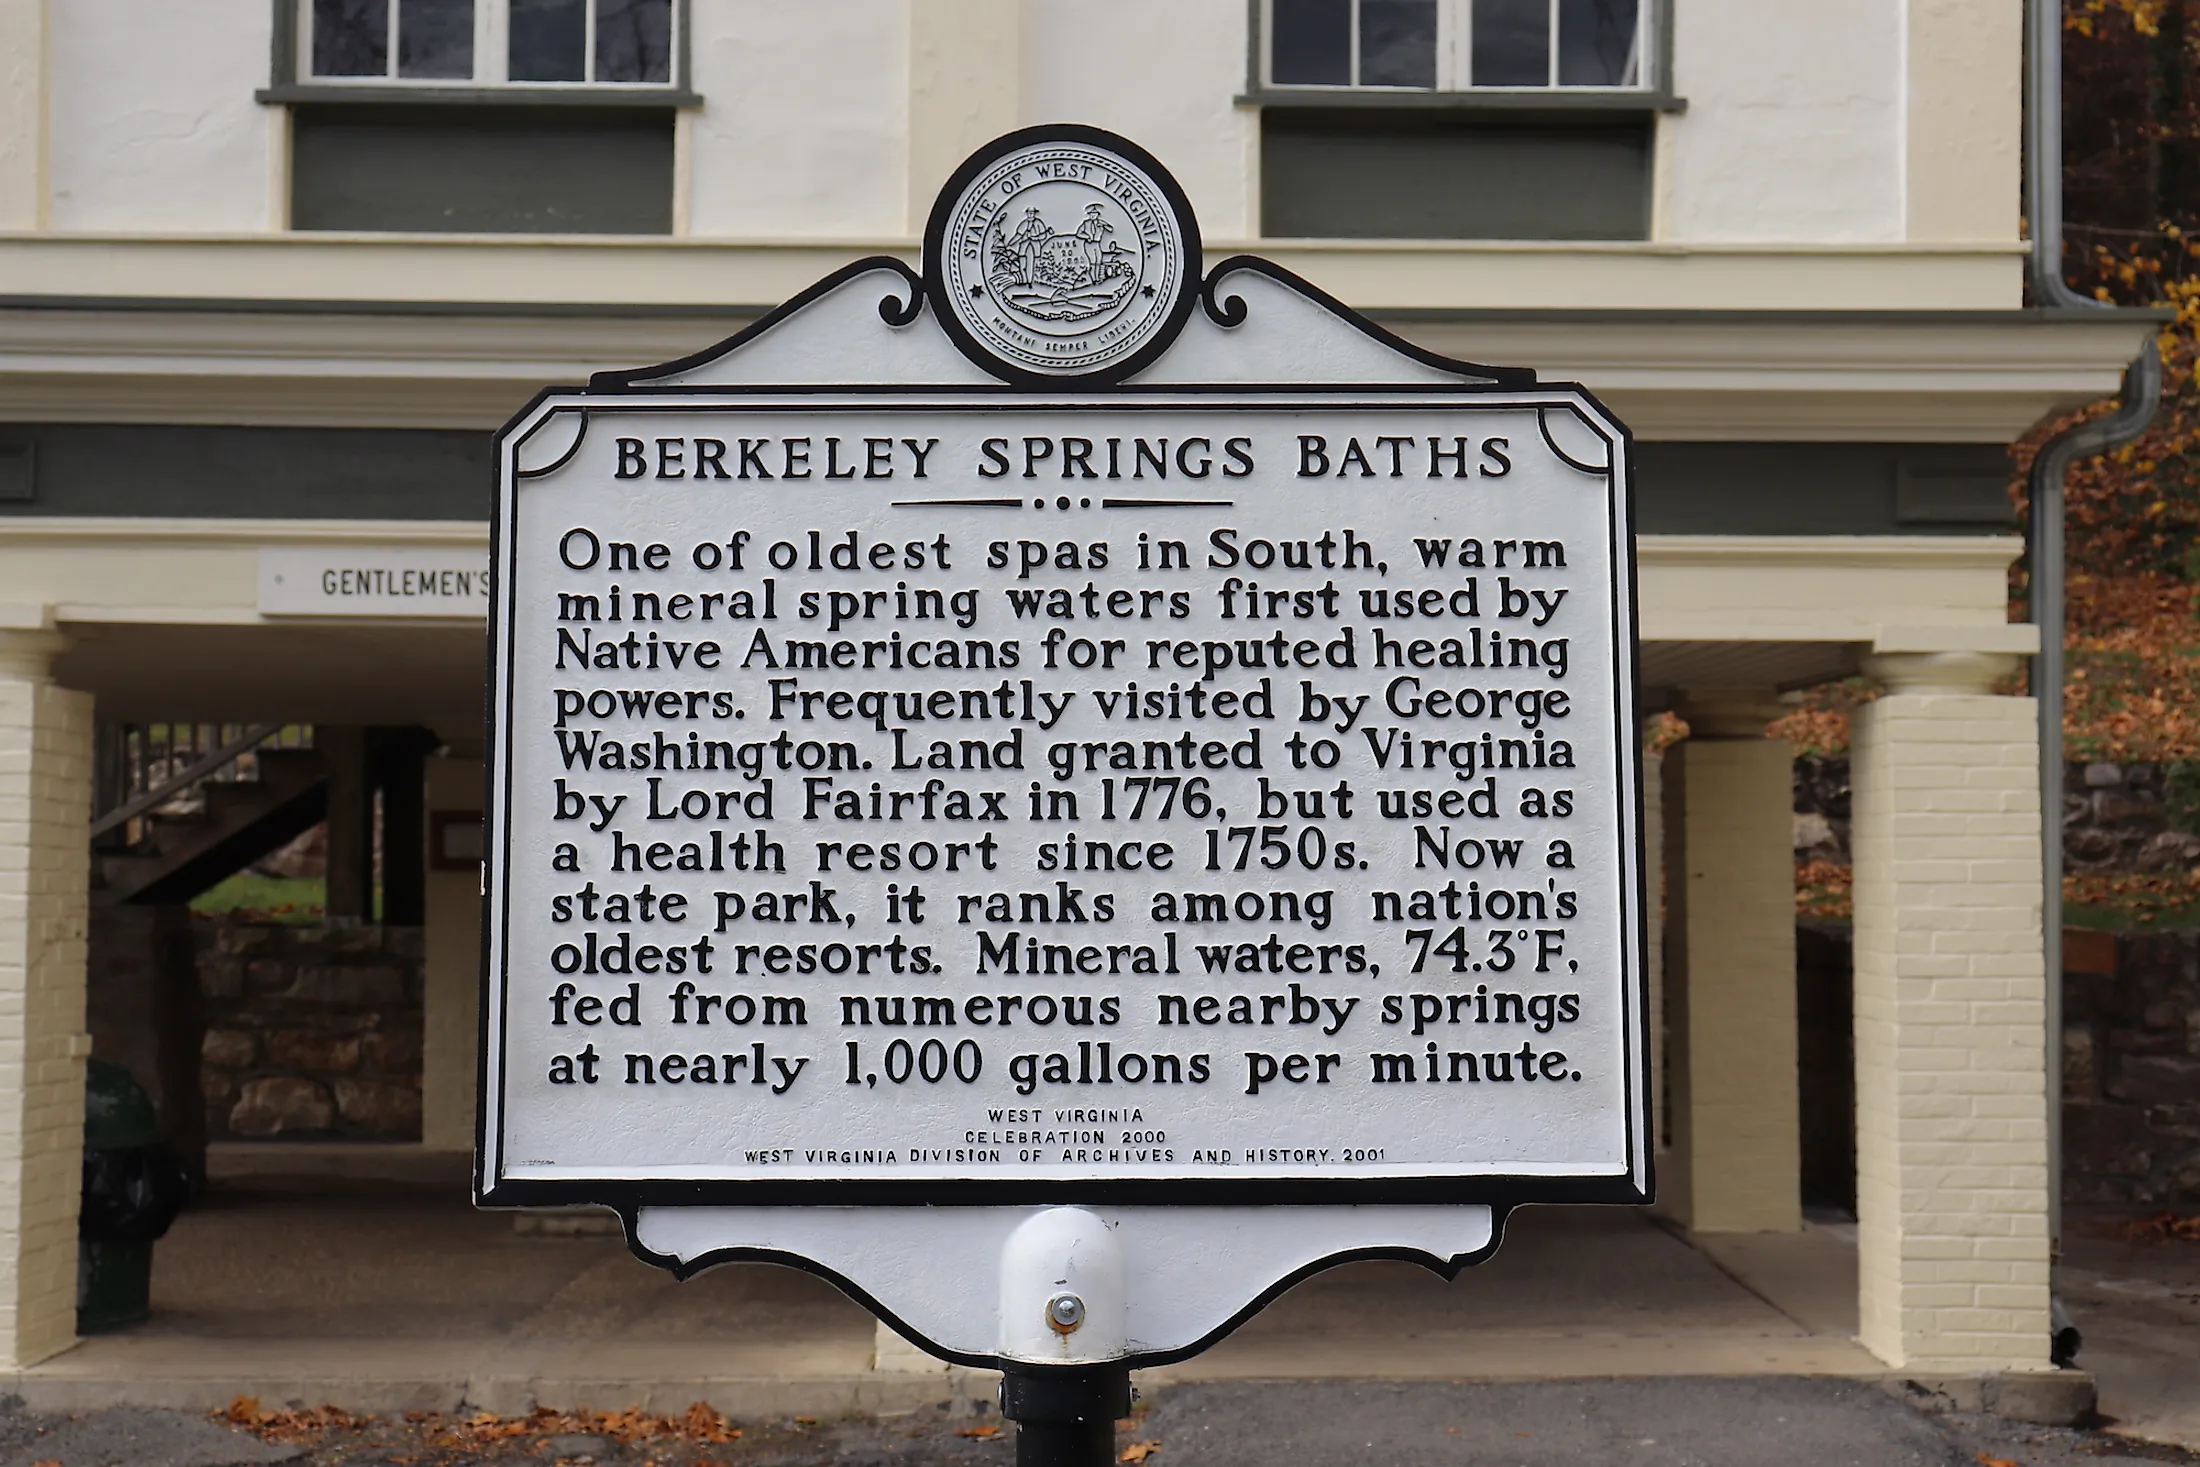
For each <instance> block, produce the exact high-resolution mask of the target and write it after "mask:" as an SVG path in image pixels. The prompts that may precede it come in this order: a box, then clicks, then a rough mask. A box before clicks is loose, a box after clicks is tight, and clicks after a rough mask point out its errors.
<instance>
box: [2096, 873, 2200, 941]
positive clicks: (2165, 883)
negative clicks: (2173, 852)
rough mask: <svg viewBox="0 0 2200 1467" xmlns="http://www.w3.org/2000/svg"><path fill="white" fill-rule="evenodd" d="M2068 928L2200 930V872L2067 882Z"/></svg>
mask: <svg viewBox="0 0 2200 1467" xmlns="http://www.w3.org/2000/svg"><path fill="white" fill-rule="evenodd" d="M2063 925H2064V926H2066V927H2084V928H2088V929H2091V930H2094V931H2100V932H2131V931H2134V930H2138V931H2152V932H2160V931H2166V930H2168V929H2171V928H2180V927H2200V871H2116V872H2106V873H2092V872H2086V873H2080V874H2077V875H2072V876H2066V877H2064V878H2063Z"/></svg>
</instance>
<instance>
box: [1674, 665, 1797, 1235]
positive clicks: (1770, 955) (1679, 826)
mask: <svg viewBox="0 0 2200 1467" xmlns="http://www.w3.org/2000/svg"><path fill="white" fill-rule="evenodd" d="M1781 711H1782V710H1781V708H1780V706H1779V705H1778V704H1777V703H1776V702H1774V701H1773V699H1772V697H1771V695H1770V694H1769V693H1767V694H1752V693H1748V692H1743V691H1723V690H1722V691H1720V692H1716V693H1711V692H1704V691H1699V690H1695V689H1691V690H1690V691H1689V694H1688V696H1687V698H1686V699H1685V700H1684V701H1683V702H1682V704H1681V707H1680V713H1681V716H1682V717H1683V718H1685V719H1687V720H1688V728H1689V736H1688V738H1687V739H1686V740H1684V741H1683V742H1682V743H1680V744H1678V745H1676V746H1674V747H1673V748H1672V749H1671V750H1669V751H1668V752H1667V753H1666V756H1665V759H1664V761H1663V766H1664V767H1663V776H1664V778H1663V783H1664V789H1665V801H1666V804H1665V812H1664V821H1665V824H1664V845H1665V865H1664V869H1665V909H1666V941H1665V971H1664V982H1663V988H1664V996H1665V1027H1666V1036H1667V1046H1668V1047H1667V1056H1666V1059H1667V1064H1668V1066H1669V1069H1668V1070H1667V1071H1666V1074H1665V1077H1664V1079H1665V1086H1666V1090H1667V1093H1668V1095H1669V1097H1670V1100H1671V1112H1672V1113H1671V1119H1670V1122H1669V1127H1670V1131H1671V1135H1672V1138H1673V1145H1672V1148H1671V1150H1670V1151H1668V1152H1667V1154H1666V1168H1665V1175H1664V1176H1663V1178H1661V1180H1660V1183H1659V1194H1660V1197H1659V1200H1660V1205H1661V1206H1662V1207H1663V1208H1664V1210H1665V1211H1667V1212H1668V1213H1670V1214H1671V1215H1672V1216H1673V1217H1674V1218H1675V1219H1676V1220H1677V1221H1679V1222H1680V1223H1682V1224H1683V1225H1684V1226H1686V1227H1688V1228H1690V1229H1692V1230H1694V1231H1696V1232H1701V1233H1764V1232H1789V1231H1793V1230H1795V1229H1797V1228H1800V1227H1801V1226H1802V1201H1801V1190H1800V1186H1801V1184H1800V1176H1801V1159H1800V1152H1801V1141H1800V1136H1799V1133H1798V1122H1797V1118H1796V1061H1795V1052H1796V1038H1795V861H1794V828H1795V822H1794V814H1793V811H1794V798H1793V788H1794V762H1795V756H1794V751H1793V750H1792V749H1791V748H1790V747H1789V746H1788V744H1787V743H1786V742H1785V741H1784V740H1780V739H1768V738H1766V737H1765V724H1766V723H1768V722H1769V721H1770V720H1771V719H1773V718H1774V717H1776V716H1778V714H1779V713H1780V712H1781Z"/></svg>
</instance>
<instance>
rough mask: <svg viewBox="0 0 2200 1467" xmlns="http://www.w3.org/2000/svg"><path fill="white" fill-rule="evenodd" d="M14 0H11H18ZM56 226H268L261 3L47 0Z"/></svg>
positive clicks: (270, 112)
mask: <svg viewBox="0 0 2200 1467" xmlns="http://www.w3.org/2000/svg"><path fill="white" fill-rule="evenodd" d="M18 3H19V0H18ZM46 13H47V25H48V35H47V47H48V83H47V85H48V106H49V118H50V122H51V127H52V135H51V139H50V141H49V145H48V149H47V181H48V187H49V188H50V190H51V193H50V196H49V205H48V208H49V219H50V223H51V226H52V227H53V228H55V229H94V230H142V231H147V232H169V231H211V230H223V231H236V230H260V229H265V228H267V227H268V224H269V218H270V215H269V200H268V194H269V186H270V181H271V180H270V175H271V172H272V170H271V168H270V166H269V153H268V149H269V146H270V139H271V138H272V136H273V133H274V129H275V127H276V126H277V125H278V124H279V123H280V121H281V114H280V112H279V111H278V110H276V109H274V108H269V107H263V106H261V105H260V104H259V103H257V102H255V101H253V100H252V94H253V92H254V91H255V90H256V89H258V88H260V87H264V86H266V85H267V83H268V73H267V54H268V24H269V20H268V14H269V11H268V4H267V0H193V3H190V4H160V5H130V4H124V5H116V4H106V3H102V0H46Z"/></svg>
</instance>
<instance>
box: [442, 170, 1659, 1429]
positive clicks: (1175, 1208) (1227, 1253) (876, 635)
mask: <svg viewBox="0 0 2200 1467" xmlns="http://www.w3.org/2000/svg"><path fill="white" fill-rule="evenodd" d="M1202 263H1203V262H1202V259H1201V250H1200V240H1199V231H1198V226H1197V223H1196V221H1195V219H1194V218H1193V215H1192V212H1191V208H1190V206H1189V204H1188V203H1187V202H1186V200H1185V198H1184V195H1183V193H1182V192H1181V190H1179V189H1178V187H1177V186H1176V184H1175V182H1174V181H1173V180H1172V179H1170V177H1169V176H1168V174H1167V172H1166V171H1165V170H1164V169H1163V168H1162V167H1161V166H1160V164H1159V163H1157V162H1156V161H1155V160H1154V159H1152V158H1151V157H1149V156H1148V155H1147V154H1146V153H1144V152H1143V151H1142V150H1140V149H1139V148H1137V147H1136V146H1134V145H1132V144H1131V143H1129V142H1128V141H1126V140H1125V139H1122V138H1119V137H1115V136H1113V135H1111V134H1107V133H1102V132H1098V131H1096V130H1093V129H1089V128H1083V127H1072V126H1053V127H1044V128H1034V129H1029V130H1026V131H1024V132H1020V133H1015V134H1012V135H1010V136H1007V137H1004V138H1002V139H1000V140H998V141H997V142H995V143H993V144H991V145H989V146H988V147H986V148H985V149H983V150H981V151H980V152H979V153H978V154H977V155H976V156H974V157H973V158H972V159H970V160H969V162H967V163H966V164H965V165H964V166H963V167H962V169H961V170H960V171H959V172H958V173H957V174H956V175H955V177H954V178H952V179H950V180H949V182H948V184H947V185H946V187H945V189H944V190H943V191H942V193H941V195H940V198H939V201H938V203H937V205H936V206H935V209H934V211H933V215H932V219H931V224H930V227H929V229H928V230H927V231H926V237H925V255H924V263H923V270H922V273H921V274H920V273H918V272H915V271H912V270H911V269H910V268H909V267H908V266H906V265H904V264H903V263H901V262H900V261H898V260H893V259H888V258H884V257H881V258H875V259H870V260H865V261H860V262H858V263H857V264H855V265H851V266H850V267H848V268H847V269H844V270H842V271H840V272H838V273H837V274H835V275H833V276H830V277H828V278H827V279H825V280H824V281H821V282H819V284H818V285H816V286H815V287H813V288H811V289H810V290H808V291H806V292H804V293H803V294H802V295H800V296H798V297H797V298H796V299H794V300H793V301H790V302H789V303H788V304H787V305H785V306H783V307H781V308H780V309H779V310H777V311H775V312H773V313H772V314H771V315H769V316H767V317H766V318H764V319H763V320H762V321H759V322H758V323H757V324H756V325H754V326H752V327H751V328H749V329H748V330H747V331H744V332H743V333H741V334H740V335H739V336H736V337H735V338H733V339H732V340H731V341H728V342H726V343H724V344H722V345H721V346H718V347H716V348H713V349H712V350H710V351H707V352H704V353H701V354H699V355H697V356H695V357H692V358H688V359H686V360H684V361H680V362H674V363H671V364H668V365H666V366H662V367H657V368H651V369H647V370H642V371H635V372H623V373H608V374H602V375H599V376H598V377H597V378H596V379H595V380H594V381H593V382H591V383H590V384H589V385H588V386H587V387H586V388H584V389H574V390H556V391H547V392H545V393H543V394H542V395H541V396H539V397H538V398H537V399H536V400H535V402H534V403H533V404H531V405H530V406H529V407H528V408H527V410H526V411H525V412H523V413H522V414H521V415H520V416H519V417H518V418H516V419H514V421H513V422H512V423H511V425H509V426H508V427H507V428H506V429H505V430H504V432H503V433H502V434H501V435H500V437H499V440H498V450H497V456H498V466H499V468H498V473H499V478H498V500H497V519H496V524H495V527H494V566H495V585H494V590H493V596H492V613H491V637H492V647H493V652H492V659H493V680H494V687H493V698H494V707H493V715H492V716H493V725H494V727H493V737H492V740H491V750H492V754H491V789H490V792H489V814H488V821H487V831H488V841H489V860H488V865H487V884H486V900H487V921H486V923H485V930H486V932H487V958H486V974H485V1001H484V1004H483V1041H484V1064H483V1087H484V1088H483V1104H482V1107H481V1145H480V1153H479V1161H478V1176H477V1195H478V1198H479V1200H480V1202H481V1203H482V1204H483V1205H484V1206H500V1205H536V1204H555V1203H584V1202H585V1203H597V1204H606V1205H609V1206H612V1207H615V1208H617V1209H618V1210H619V1212H620V1213H621V1215H622V1216H623V1217H624V1219H625V1222H626V1230H627V1236H628V1240H629V1243H630V1246H631V1247H632V1248H633V1249H634V1250H635V1251H636V1252H637V1253H638V1254H639V1255H640V1256H642V1257H643V1258H645V1259H648V1260H650V1261H652V1262H655V1263H659V1264H662V1265H663V1266H665V1267H668V1268H672V1269H675V1270H678V1271H680V1272H682V1273H689V1272H693V1271H696V1270H698V1269H701V1268H703V1267H707V1266H709V1265H710V1264H712V1263H716V1262H721V1261H725V1260H729V1259H738V1258H764V1259H770V1260H773V1261H777V1262H784V1263H793V1264H795V1265H797V1266H800V1267H804V1268H808V1269H811V1270H813V1271H816V1272H819V1273H822V1274H824V1275H825V1276H826V1277H829V1278H831V1279H833V1280H834V1281H835V1282H836V1283H838V1284H839V1285H840V1286H841V1287H842V1288H843V1289H845V1290H847V1291H848V1292H849V1293H851V1294H852V1295H853V1296H854V1297H856V1298H858V1299H859V1300H861V1301H863V1302H864V1303H865V1304H866V1305H868V1306H869V1307H870V1308H872V1309H873V1310H874V1311H875V1312H877V1313H878V1314H879V1315H880V1317H881V1318H883V1319H885V1320H886V1321H887V1322H888V1323H889V1324H891V1325H893V1326H894V1327H895V1328H896V1329H898V1330H900V1331H901V1332H902V1333H903V1334H905V1335H907V1336H908V1337H909V1338H910V1339H911V1340H912V1341H914V1342H915V1343H916V1344H918V1345H920V1346H922V1347H923V1348H925V1349H926V1350H929V1351H931V1352H932V1353H934V1354H935V1355H938V1356H940V1357H942V1358H944V1359H947V1360H951V1361H959V1362H962V1363H965V1364H972V1365H982V1366H990V1367H996V1368H1000V1369H1002V1370H1004V1371H1005V1372H1007V1376H1006V1383H1005V1384H1004V1387H1003V1396H1002V1399H1003V1409H1004V1411H1005V1412H1006V1414H1008V1415H1009V1416H1011V1417H1012V1418H1013V1419H1016V1420H1018V1421H1019V1422H1021V1423H1022V1424H1023V1432H1024V1435H1023V1443H1024V1447H1023V1448H1022V1450H1023V1451H1024V1453H1025V1455H1024V1456H1023V1458H1022V1460H1025V1461H1032V1462H1036V1461H1048V1462H1083V1461H1088V1460H1101V1459H1102V1457H1103V1456H1104V1454H1105V1451H1106V1447H1107V1442H1108V1440H1109V1430H1110V1424H1111V1423H1112V1422H1113V1421H1114V1420H1115V1419H1116V1418H1117V1417H1118V1416H1120V1415H1121V1414H1122V1413H1123V1411H1124V1410H1125V1408H1127V1405H1128V1399H1129V1398H1128V1371H1129V1369H1130V1368H1131V1367H1133V1366H1139V1365H1153V1364H1161V1363H1165V1362H1167V1361H1171V1360H1177V1359H1182V1358H1185V1357H1186V1356H1189V1355H1191V1354H1193V1353H1196V1352H1197V1351H1198V1350H1200V1349H1202V1348H1204V1347H1205V1346H1206V1345H1208V1344H1210V1343H1212V1342H1213V1341H1214V1340H1216V1339H1218V1338H1220V1337H1221V1336H1222V1335H1223V1334H1225V1333H1227V1332H1228V1331H1229V1330H1230V1329H1231V1328H1233V1327H1235V1325H1236V1324H1238V1323H1240V1322H1242V1321H1243V1320H1244V1319H1245V1318H1247V1317H1249V1316H1250V1315H1251V1314H1252V1313H1253V1312H1255V1311H1256V1310H1257V1309H1258V1308H1259V1307H1260V1306H1261V1305H1262V1304H1264V1303H1265V1302H1266V1301H1267V1300H1268V1299H1270V1298H1272V1297H1274V1296H1275V1295H1276V1294H1277V1293H1280V1292H1281V1291H1282V1290H1283V1289H1285V1288H1287V1287H1288V1286H1289V1285H1290V1284H1291V1283H1293V1282H1295V1281H1296V1280H1298V1279H1299V1278H1302V1277H1304V1276H1306V1275H1307V1274H1309V1273H1311V1272H1313V1271H1315V1270H1317V1269H1319V1268H1322V1267H1325V1266H1328V1265H1330V1264H1333V1263H1336V1262H1339V1261H1342V1260H1345V1259H1350V1258H1365V1257H1399V1258H1411V1259H1414V1260H1416V1261H1420V1262H1423V1263H1426V1264H1428V1265H1429V1266H1431V1267H1433V1268H1436V1269H1438V1270H1439V1271H1442V1272H1445V1273H1447V1274H1448V1273H1450V1272H1452V1271H1455V1270H1456V1269H1457V1268H1459V1267H1461V1266H1464V1265H1465V1264H1467V1263H1471V1262H1473V1261H1476V1260H1477V1259H1479V1258H1480V1257H1482V1256H1485V1255H1486V1254H1487V1253H1488V1252H1489V1251H1491V1250H1492V1249H1493V1248H1494V1247H1495V1246H1496V1243H1497V1239H1498V1236H1499V1233H1500V1232H1501V1229H1502V1224H1503V1219H1504V1215H1505V1213H1506V1211H1507V1210H1508V1209H1510V1208H1511V1207H1514V1206H1516V1205H1519V1204H1522V1203H1529V1202H1563V1201H1583V1202H1613V1203H1641V1202H1645V1201H1647V1200H1649V1197H1650V1191H1651V1182H1650V1170H1649V1165H1650V1164H1649V1149H1650V1148H1649V1140H1648V1136H1647V1116H1648V1106H1647V1098H1646V1084H1645V1076H1646V1071H1647V1066H1646V1053H1647V1051H1646V1040H1645V1033H1646V1023H1645V1013H1644V1009H1645V997H1644V959H1643V953H1644V935H1643V934H1644V915H1643V911H1644V908H1643V893H1642V889H1641V862H1640V851H1639V845H1640V840H1641V819H1640V804H1639V801H1640V790H1639V783H1640V778H1639V767H1638V737H1639V734H1638V727H1639V726H1638V722H1637V714H1636V710H1635V706H1634V688H1635V677H1634V661H1635V628H1634V559H1633V539H1632V530H1631V523H1630V509H1629V504H1630V499H1629V461H1628V454H1629V444H1628V438H1627V434H1626V430H1625V429H1624V428H1623V427H1621V426H1620V425H1619V424H1618V423H1617V422H1615V421H1614V420H1613V419H1612V418H1611V416H1610V415H1609V414H1608V413H1606V412H1605V411H1604V410H1603V409H1602V408H1601V407H1600V406H1599V405H1598V404H1597V403H1596V402H1595V400H1594V399H1593V398H1591V397H1590V396H1589V394H1587V393H1586V392H1584V391H1583V390H1582V389H1581V388H1579V387H1576V386H1571V385H1557V384H1548V383H1540V382H1538V381H1537V380H1536V378H1535V375H1534V374H1533V373H1532V372H1529V371H1524V370H1518V369H1504V368H1493V367H1486V366H1479V365H1476V364H1473V363H1467V362H1458V361H1451V360H1448V359H1445V358H1441V357H1436V356H1433V355H1431V354H1429V353H1427V352H1425V351H1422V350H1420V349H1418V348H1416V347H1413V346H1411V345H1409V344H1407V343H1405V342H1403V341H1401V340H1399V339H1398V338H1396V337H1394V336H1392V335H1391V334H1390V333H1388V332H1386V331H1384V330H1383V329H1382V328H1380V327H1378V326H1376V325H1374V324H1372V323H1370V322H1368V321H1366V320H1364V319H1362V318H1360V317H1358V316H1356V315H1354V314H1353V313H1352V312H1350V311H1349V310H1347V309H1345V308H1344V307H1343V306H1341V305H1340V304H1338V303H1337V302H1336V301H1334V300H1332V299H1330V298H1329V297H1328V296H1326V295H1325V294H1323V293H1322V292H1321V291H1319V290H1317V289H1316V288H1314V287H1313V286H1311V285H1309V284H1307V283H1306V282H1304V281H1302V280H1300V279H1298V278H1297V277H1295V276H1293V275H1291V274H1290V273H1289V272H1287V271H1284V270H1282V269H1280V268H1278V267H1276V266H1274V265H1272V264H1269V263H1268V262H1266V261H1263V260H1259V259H1256V258H1252V257H1246V256H1239V257H1235V258H1232V259H1228V260H1224V261H1222V262H1221V263H1219V264H1217V265H1215V266H1214V267H1213V268H1212V269H1211V270H1207V271H1205V273H1204V274H1203V273H1202ZM1096 1453H1098V1454H1099V1455H1096Z"/></svg>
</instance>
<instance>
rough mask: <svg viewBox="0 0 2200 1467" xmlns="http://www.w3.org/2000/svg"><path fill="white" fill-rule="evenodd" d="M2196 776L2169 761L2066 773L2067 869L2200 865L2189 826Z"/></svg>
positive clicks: (2199, 844) (2075, 767)
mask: <svg viewBox="0 0 2200 1467" xmlns="http://www.w3.org/2000/svg"><path fill="white" fill-rule="evenodd" d="M2190 779H2191V776H2190V775H2189V774H2187V773H2185V772H2184V770H2183V769H2181V768H2180V766H2177V765H2165V764H2072V765H2070V766H2069V767H2068V768H2067V769H2066V770H2064V772H2063V864H2064V866H2065V868H2066V869H2068V870H2071V871H2181V870H2184V869H2186V868H2187V867H2190V866H2192V865H2193V864H2194V863H2195V862H2200V835H2195V834H2194V833H2192V831H2190V830H2189V829H2187V828H2185V827H2188V826H2190V825H2192V824H2194V823H2195V820H2194V817H2195V815H2196V814H2200V812H2196V811H2194V810H2193V809H2191V808H2188V807H2189V806H2190V804H2191V803H2192V799H2191V794H2190V793H2189V792H2188V789H2189V783H2190Z"/></svg>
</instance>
